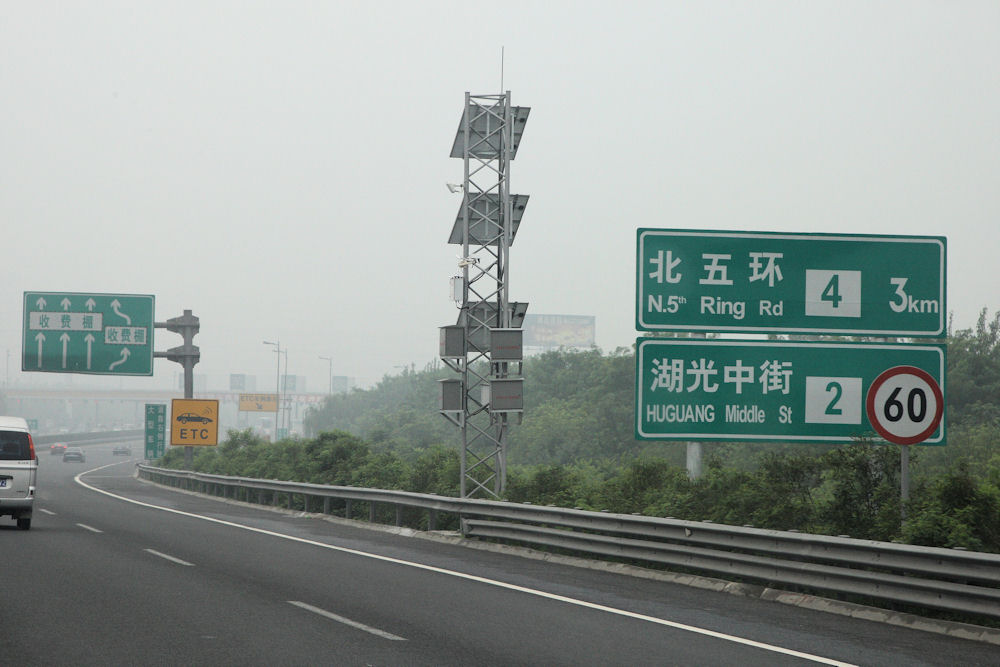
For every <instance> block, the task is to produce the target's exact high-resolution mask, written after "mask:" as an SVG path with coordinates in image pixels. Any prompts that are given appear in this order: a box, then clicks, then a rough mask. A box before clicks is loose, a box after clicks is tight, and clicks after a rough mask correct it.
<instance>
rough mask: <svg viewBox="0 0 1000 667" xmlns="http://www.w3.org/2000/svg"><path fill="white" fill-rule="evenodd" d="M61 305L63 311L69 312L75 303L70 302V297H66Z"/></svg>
mask: <svg viewBox="0 0 1000 667" xmlns="http://www.w3.org/2000/svg"><path fill="white" fill-rule="evenodd" d="M59 305H60V306H62V307H63V310H69V308H70V306H72V305H73V302H72V301H70V300H69V297H68V296H64V297H63V300H62V301H60V302H59Z"/></svg>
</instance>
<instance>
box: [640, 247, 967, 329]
mask: <svg viewBox="0 0 1000 667" xmlns="http://www.w3.org/2000/svg"><path fill="white" fill-rule="evenodd" d="M946 250H947V248H946V240H945V238H944V237H938V236H879V235H857V234H852V235H847V234H790V233H781V232H733V231H698V230H680V229H639V230H638V236H637V244H636V269H637V276H636V328H637V329H639V330H640V331H704V332H720V333H815V334H854V335H873V336H907V337H910V336H931V337H943V336H944V335H945V329H946V313H947V308H946V304H945V275H946V256H947V253H946Z"/></svg>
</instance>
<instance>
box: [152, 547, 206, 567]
mask: <svg viewBox="0 0 1000 667" xmlns="http://www.w3.org/2000/svg"><path fill="white" fill-rule="evenodd" d="M143 551H145V552H146V553H151V554H153V555H154V556H159V557H160V558H165V559H166V560H169V561H170V562H171V563H177V564H178V565H187V566H188V567H194V563H189V562H187V561H186V560H181V559H180V558H174V557H173V556H168V555H167V554H164V553H160V552H159V551H154V550H153V549H143Z"/></svg>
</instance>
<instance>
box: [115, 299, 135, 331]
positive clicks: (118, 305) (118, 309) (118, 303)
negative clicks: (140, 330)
mask: <svg viewBox="0 0 1000 667" xmlns="http://www.w3.org/2000/svg"><path fill="white" fill-rule="evenodd" d="M121 307H122V304H121V301H119V300H118V299H115V300H114V301H112V302H111V309H112V310H114V311H115V315H117V316H118V317H124V318H125V324H128V325H129V326H131V325H132V318H131V317H129V316H128V315H126V314H125V313H123V312H122V311H121Z"/></svg>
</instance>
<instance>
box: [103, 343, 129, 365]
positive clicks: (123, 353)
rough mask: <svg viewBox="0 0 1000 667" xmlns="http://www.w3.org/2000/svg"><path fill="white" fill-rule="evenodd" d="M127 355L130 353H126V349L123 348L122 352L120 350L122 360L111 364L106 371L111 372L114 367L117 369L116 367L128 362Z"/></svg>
mask: <svg viewBox="0 0 1000 667" xmlns="http://www.w3.org/2000/svg"><path fill="white" fill-rule="evenodd" d="M129 354H130V353H129V351H128V348H127V347H126V348H125V349H124V350H122V358H121V359H119V360H118V361H116V362H114V363H112V364H111V365H110V366H108V370H109V371H113V370H115V367H117V366H121V365H122V364H124V363H125V362H126V361H128V355H129Z"/></svg>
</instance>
